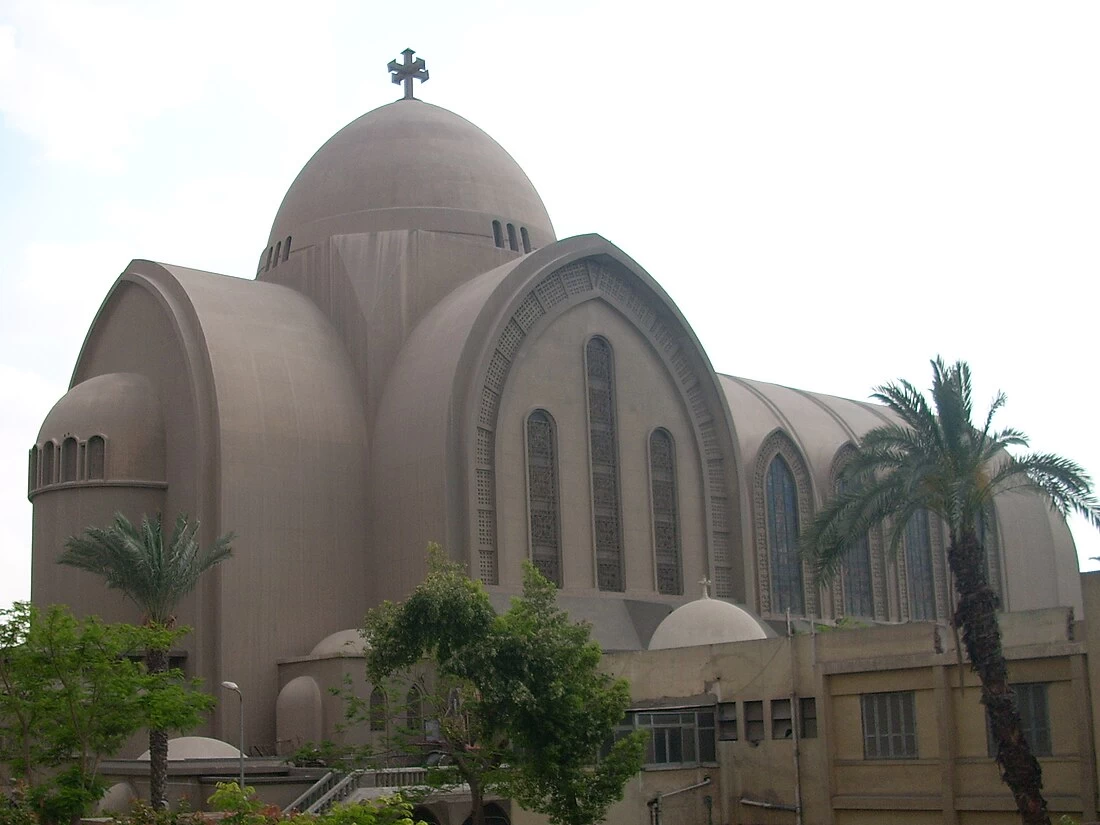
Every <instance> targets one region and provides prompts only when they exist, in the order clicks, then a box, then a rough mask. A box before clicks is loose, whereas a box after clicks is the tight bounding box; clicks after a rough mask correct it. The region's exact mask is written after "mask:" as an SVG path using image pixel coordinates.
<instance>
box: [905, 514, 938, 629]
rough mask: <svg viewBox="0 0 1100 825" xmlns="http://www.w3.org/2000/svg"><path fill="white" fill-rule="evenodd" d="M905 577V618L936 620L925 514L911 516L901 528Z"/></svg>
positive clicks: (930, 538) (930, 540) (934, 591)
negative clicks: (906, 604)
mask: <svg viewBox="0 0 1100 825" xmlns="http://www.w3.org/2000/svg"><path fill="white" fill-rule="evenodd" d="M905 574H906V582H907V584H908V589H909V618H910V619H911V620H912V621H917V622H920V621H928V620H931V619H935V618H936V590H935V586H934V584H933V581H932V535H931V531H930V529H929V523H928V511H927V510H919V511H917V512H916V513H914V514H913V515H912V516H911V517H910V519H909V523H908V524H907V525H906V526H905Z"/></svg>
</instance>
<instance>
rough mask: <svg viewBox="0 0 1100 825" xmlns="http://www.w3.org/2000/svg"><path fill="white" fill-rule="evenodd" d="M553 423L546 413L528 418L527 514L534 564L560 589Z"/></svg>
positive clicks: (537, 411)
mask: <svg viewBox="0 0 1100 825" xmlns="http://www.w3.org/2000/svg"><path fill="white" fill-rule="evenodd" d="M557 464H558V453H557V444H556V443H555V440H554V421H553V419H552V418H551V417H550V414H549V413H547V412H546V411H545V410H535V411H534V412H533V413H531V414H530V415H529V416H527V512H528V519H529V526H530V528H531V561H532V563H533V564H534V565H535V567H537V568H538V571H539V572H540V573H542V575H544V576H546V578H548V579H549V580H550V581H552V582H554V584H556V585H557V586H558V587H561V585H562V580H561V521H560V516H559V510H558V467H557Z"/></svg>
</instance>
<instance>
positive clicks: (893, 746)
mask: <svg viewBox="0 0 1100 825" xmlns="http://www.w3.org/2000/svg"><path fill="white" fill-rule="evenodd" d="M860 700H861V702H862V705H863V758H864V759H916V758H917V711H916V695H915V694H914V693H913V692H912V691H909V690H907V691H897V692H894V693H865V694H864V695H863V696H861V697H860Z"/></svg>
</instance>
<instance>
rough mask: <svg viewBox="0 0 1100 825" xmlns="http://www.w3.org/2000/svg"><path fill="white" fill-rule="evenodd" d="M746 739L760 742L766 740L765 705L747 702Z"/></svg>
mask: <svg viewBox="0 0 1100 825" xmlns="http://www.w3.org/2000/svg"><path fill="white" fill-rule="evenodd" d="M745 738H746V739H748V740H749V741H750V742H759V741H761V740H762V739H763V738H764V703H763V702H761V701H759V700H756V701H753V702H745Z"/></svg>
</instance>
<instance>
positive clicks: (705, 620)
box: [649, 596, 768, 650]
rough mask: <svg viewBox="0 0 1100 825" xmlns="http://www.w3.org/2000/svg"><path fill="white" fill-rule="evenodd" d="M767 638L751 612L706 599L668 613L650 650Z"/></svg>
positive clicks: (657, 631)
mask: <svg viewBox="0 0 1100 825" xmlns="http://www.w3.org/2000/svg"><path fill="white" fill-rule="evenodd" d="M767 636H768V634H767V633H766V632H765V631H764V628H763V626H762V625H761V624H760V622H759V621H758V620H757V619H756V618H754V617H753V615H752V614H751V613H749V611H747V610H745V609H743V608H740V607H738V606H737V605H734V604H730V603H729V602H726V601H722V600H721V599H711V598H708V597H707V596H703V598H701V599H696V600H695V601H693V602H688V603H687V604H685V605H683V606H681V607H678V608H676V609H675V610H673V611H672V612H671V613H669V614H668V615H667V616H666V617H665V619H664V621H662V622H661V623H660V624H659V625H658V626H657V629H656V630H655V631H654V632H653V638H652V639H650V640H649V649H650V650H665V649H666V648H670V647H695V646H697V645H717V644H723V643H724V642H747V641H751V640H753V639H766V638H767Z"/></svg>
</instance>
